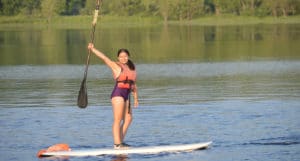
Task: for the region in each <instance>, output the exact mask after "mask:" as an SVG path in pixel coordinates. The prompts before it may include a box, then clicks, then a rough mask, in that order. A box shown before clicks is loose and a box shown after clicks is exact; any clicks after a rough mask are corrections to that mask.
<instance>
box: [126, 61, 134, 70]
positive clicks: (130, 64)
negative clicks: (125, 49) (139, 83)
mask: <svg viewBox="0 0 300 161" xmlns="http://www.w3.org/2000/svg"><path fill="white" fill-rule="evenodd" d="M127 65H128V67H129V69H130V70H135V65H134V64H133V62H132V61H131V60H130V59H128V62H127Z"/></svg>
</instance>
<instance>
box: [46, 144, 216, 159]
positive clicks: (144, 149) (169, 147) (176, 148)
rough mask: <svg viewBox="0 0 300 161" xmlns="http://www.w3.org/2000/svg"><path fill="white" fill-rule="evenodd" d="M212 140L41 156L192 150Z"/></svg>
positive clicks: (80, 155) (204, 146) (50, 153)
mask: <svg viewBox="0 0 300 161" xmlns="http://www.w3.org/2000/svg"><path fill="white" fill-rule="evenodd" d="M211 143H212V142H204V143H196V144H183V145H165V146H149V147H131V148H129V149H124V150H114V149H89V150H71V151H59V152H46V153H43V154H42V155H41V157H50V156H77V157H84V156H99V155H120V154H156V153H169V152H188V151H193V150H201V149H206V148H208V146H209V145H210V144H211Z"/></svg>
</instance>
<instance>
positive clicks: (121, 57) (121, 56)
mask: <svg viewBox="0 0 300 161" xmlns="http://www.w3.org/2000/svg"><path fill="white" fill-rule="evenodd" d="M118 60H119V62H120V63H122V64H126V63H127V62H128V55H127V53H125V52H121V53H120V54H119V56H118Z"/></svg>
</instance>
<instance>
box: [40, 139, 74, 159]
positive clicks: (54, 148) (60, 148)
mask: <svg viewBox="0 0 300 161" xmlns="http://www.w3.org/2000/svg"><path fill="white" fill-rule="evenodd" d="M58 151H71V148H70V146H69V145H68V144H65V143H60V144H55V145H52V146H50V147H49V148H48V149H41V150H39V151H38V153H37V154H36V156H37V157H39V158H40V157H42V156H43V154H44V153H47V152H58Z"/></svg>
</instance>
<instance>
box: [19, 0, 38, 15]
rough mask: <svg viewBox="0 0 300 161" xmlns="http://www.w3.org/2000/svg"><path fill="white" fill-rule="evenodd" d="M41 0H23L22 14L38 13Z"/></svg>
mask: <svg viewBox="0 0 300 161" xmlns="http://www.w3.org/2000/svg"><path fill="white" fill-rule="evenodd" d="M41 1H42V0H23V1H22V4H23V7H24V8H23V9H22V11H23V14H25V15H34V14H38V13H40V10H41Z"/></svg>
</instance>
